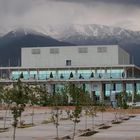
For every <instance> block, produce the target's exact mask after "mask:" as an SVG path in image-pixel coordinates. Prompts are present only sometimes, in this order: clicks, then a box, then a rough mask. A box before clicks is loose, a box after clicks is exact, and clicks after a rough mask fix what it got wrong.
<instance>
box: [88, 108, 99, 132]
mask: <svg viewBox="0 0 140 140" xmlns="http://www.w3.org/2000/svg"><path fill="white" fill-rule="evenodd" d="M88 111H89V115H90V116H91V117H92V129H93V130H94V117H95V116H96V112H97V106H89V110H88Z"/></svg>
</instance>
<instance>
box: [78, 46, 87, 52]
mask: <svg viewBox="0 0 140 140" xmlns="http://www.w3.org/2000/svg"><path fill="white" fill-rule="evenodd" d="M78 52H79V53H88V48H85V47H84V48H78Z"/></svg>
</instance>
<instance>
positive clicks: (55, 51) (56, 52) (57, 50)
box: [50, 48, 59, 54]
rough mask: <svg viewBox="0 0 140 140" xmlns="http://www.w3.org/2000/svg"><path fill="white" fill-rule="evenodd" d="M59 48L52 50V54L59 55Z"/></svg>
mask: <svg viewBox="0 0 140 140" xmlns="http://www.w3.org/2000/svg"><path fill="white" fill-rule="evenodd" d="M58 53H59V48H50V54H58Z"/></svg>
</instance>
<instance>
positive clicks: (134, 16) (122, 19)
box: [0, 0, 140, 31]
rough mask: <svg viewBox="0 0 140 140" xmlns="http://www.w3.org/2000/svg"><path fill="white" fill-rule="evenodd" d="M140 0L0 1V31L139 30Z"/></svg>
mask: <svg viewBox="0 0 140 140" xmlns="http://www.w3.org/2000/svg"><path fill="white" fill-rule="evenodd" d="M139 5H140V0H0V19H1V22H0V31H1V28H4V27H5V28H8V27H11V26H12V27H13V26H14V27H17V26H26V27H29V28H30V27H38V28H44V27H46V26H47V25H52V24H71V23H74V24H104V25H111V26H121V27H125V28H128V29H133V30H140V20H139V15H140V9H139Z"/></svg>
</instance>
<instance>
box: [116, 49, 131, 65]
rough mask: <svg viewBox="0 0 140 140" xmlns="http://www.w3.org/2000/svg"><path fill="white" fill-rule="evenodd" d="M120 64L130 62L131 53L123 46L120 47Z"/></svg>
mask: <svg viewBox="0 0 140 140" xmlns="http://www.w3.org/2000/svg"><path fill="white" fill-rule="evenodd" d="M118 56H119V58H118V61H119V64H130V55H129V54H128V53H127V52H126V51H124V50H123V49H122V48H118Z"/></svg>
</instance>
